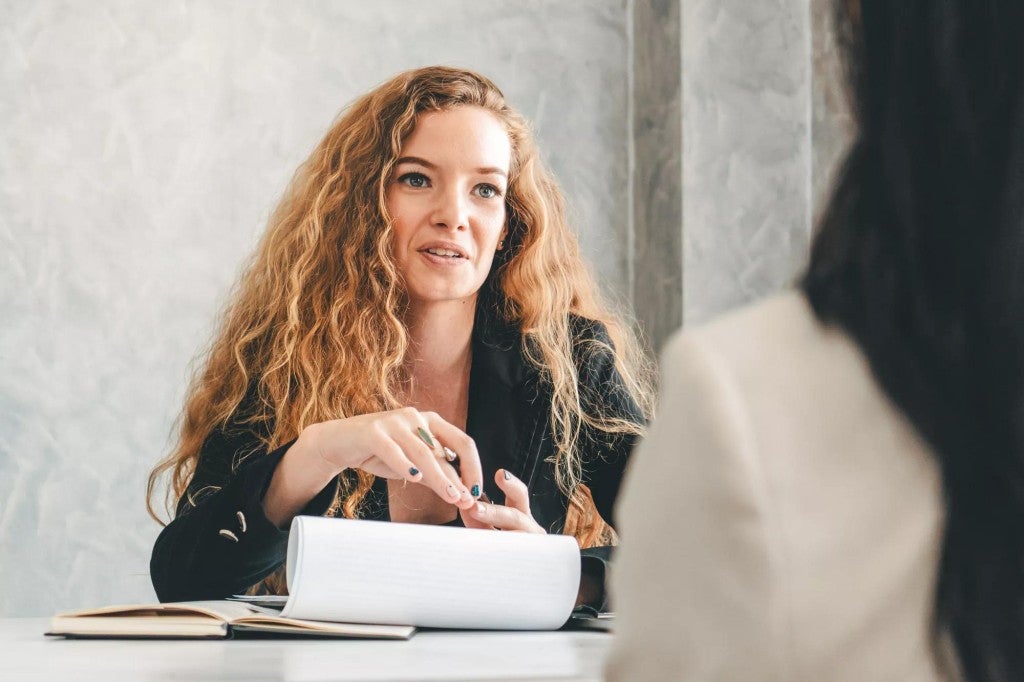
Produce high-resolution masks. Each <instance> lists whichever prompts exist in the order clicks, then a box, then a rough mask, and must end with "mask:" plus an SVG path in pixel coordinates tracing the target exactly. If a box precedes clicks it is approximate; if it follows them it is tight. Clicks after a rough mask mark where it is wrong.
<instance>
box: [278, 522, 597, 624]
mask: <svg viewBox="0 0 1024 682" xmlns="http://www.w3.org/2000/svg"><path fill="white" fill-rule="evenodd" d="M287 572H288V589H289V592H290V596H289V599H288V603H287V604H286V605H285V608H284V610H283V611H282V612H281V615H283V616H286V617H291V618H306V619H311V620H338V621H346V622H355V623H393V624H408V625H417V626H421V627H444V628H480V629H503V630H504V629H509V630H519V629H525V630H530V629H537V630H542V629H555V628H558V627H559V626H561V625H562V624H563V623H564V622H565V621H566V619H567V618H568V617H569V614H570V612H571V611H572V607H573V604H574V603H575V601H576V593H577V590H578V587H579V579H580V559H579V549H578V547H577V544H576V541H575V540H574V539H573V538H571V537H567V536H561V535H535V534H530V533H512V532H498V531H493V530H475V529H467V528H452V527H445V526H429V525H419V524H404V523H390V522H382V521H357V520H352V519H331V518H322V517H310V516H298V517H296V518H295V519H294V520H293V522H292V528H291V535H290V537H289V540H288V568H287Z"/></svg>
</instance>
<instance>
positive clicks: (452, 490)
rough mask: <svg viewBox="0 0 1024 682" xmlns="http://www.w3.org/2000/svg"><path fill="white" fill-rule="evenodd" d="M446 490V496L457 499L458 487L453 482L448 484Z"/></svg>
mask: <svg viewBox="0 0 1024 682" xmlns="http://www.w3.org/2000/svg"><path fill="white" fill-rule="evenodd" d="M447 491H448V497H453V498H455V499H459V489H458V488H456V487H455V486H454V485H453V484H451V483H449V484H448V488H447Z"/></svg>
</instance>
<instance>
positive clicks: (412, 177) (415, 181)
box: [398, 173, 430, 187]
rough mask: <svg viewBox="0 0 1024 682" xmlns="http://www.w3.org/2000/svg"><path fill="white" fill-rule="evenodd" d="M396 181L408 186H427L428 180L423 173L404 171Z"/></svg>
mask: <svg viewBox="0 0 1024 682" xmlns="http://www.w3.org/2000/svg"><path fill="white" fill-rule="evenodd" d="M398 181H399V182H400V183H402V184H403V185H408V186H409V187H427V186H428V185H429V184H430V180H428V179H427V176H426V175H424V174H423V173H406V174H405V175H402V176H401V177H399V178H398Z"/></svg>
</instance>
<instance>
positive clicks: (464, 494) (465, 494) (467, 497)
mask: <svg viewBox="0 0 1024 682" xmlns="http://www.w3.org/2000/svg"><path fill="white" fill-rule="evenodd" d="M459 499H460V500H471V499H473V498H472V497H470V495H469V491H468V490H463V491H462V494H461V495H459Z"/></svg>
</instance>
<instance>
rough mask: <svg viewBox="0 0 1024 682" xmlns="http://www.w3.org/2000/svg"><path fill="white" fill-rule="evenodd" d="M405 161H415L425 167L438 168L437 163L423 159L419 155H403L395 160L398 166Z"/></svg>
mask: <svg viewBox="0 0 1024 682" xmlns="http://www.w3.org/2000/svg"><path fill="white" fill-rule="evenodd" d="M403 163H415V164H417V165H420V166H423V167H424V168H431V169H433V168H437V166H436V165H434V164H432V163H430V162H429V161H427V160H426V159H421V158H420V157H418V156H403V157H402V158H400V159H398V160H397V161H395V165H396V166H400V165H402V164H403Z"/></svg>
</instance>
